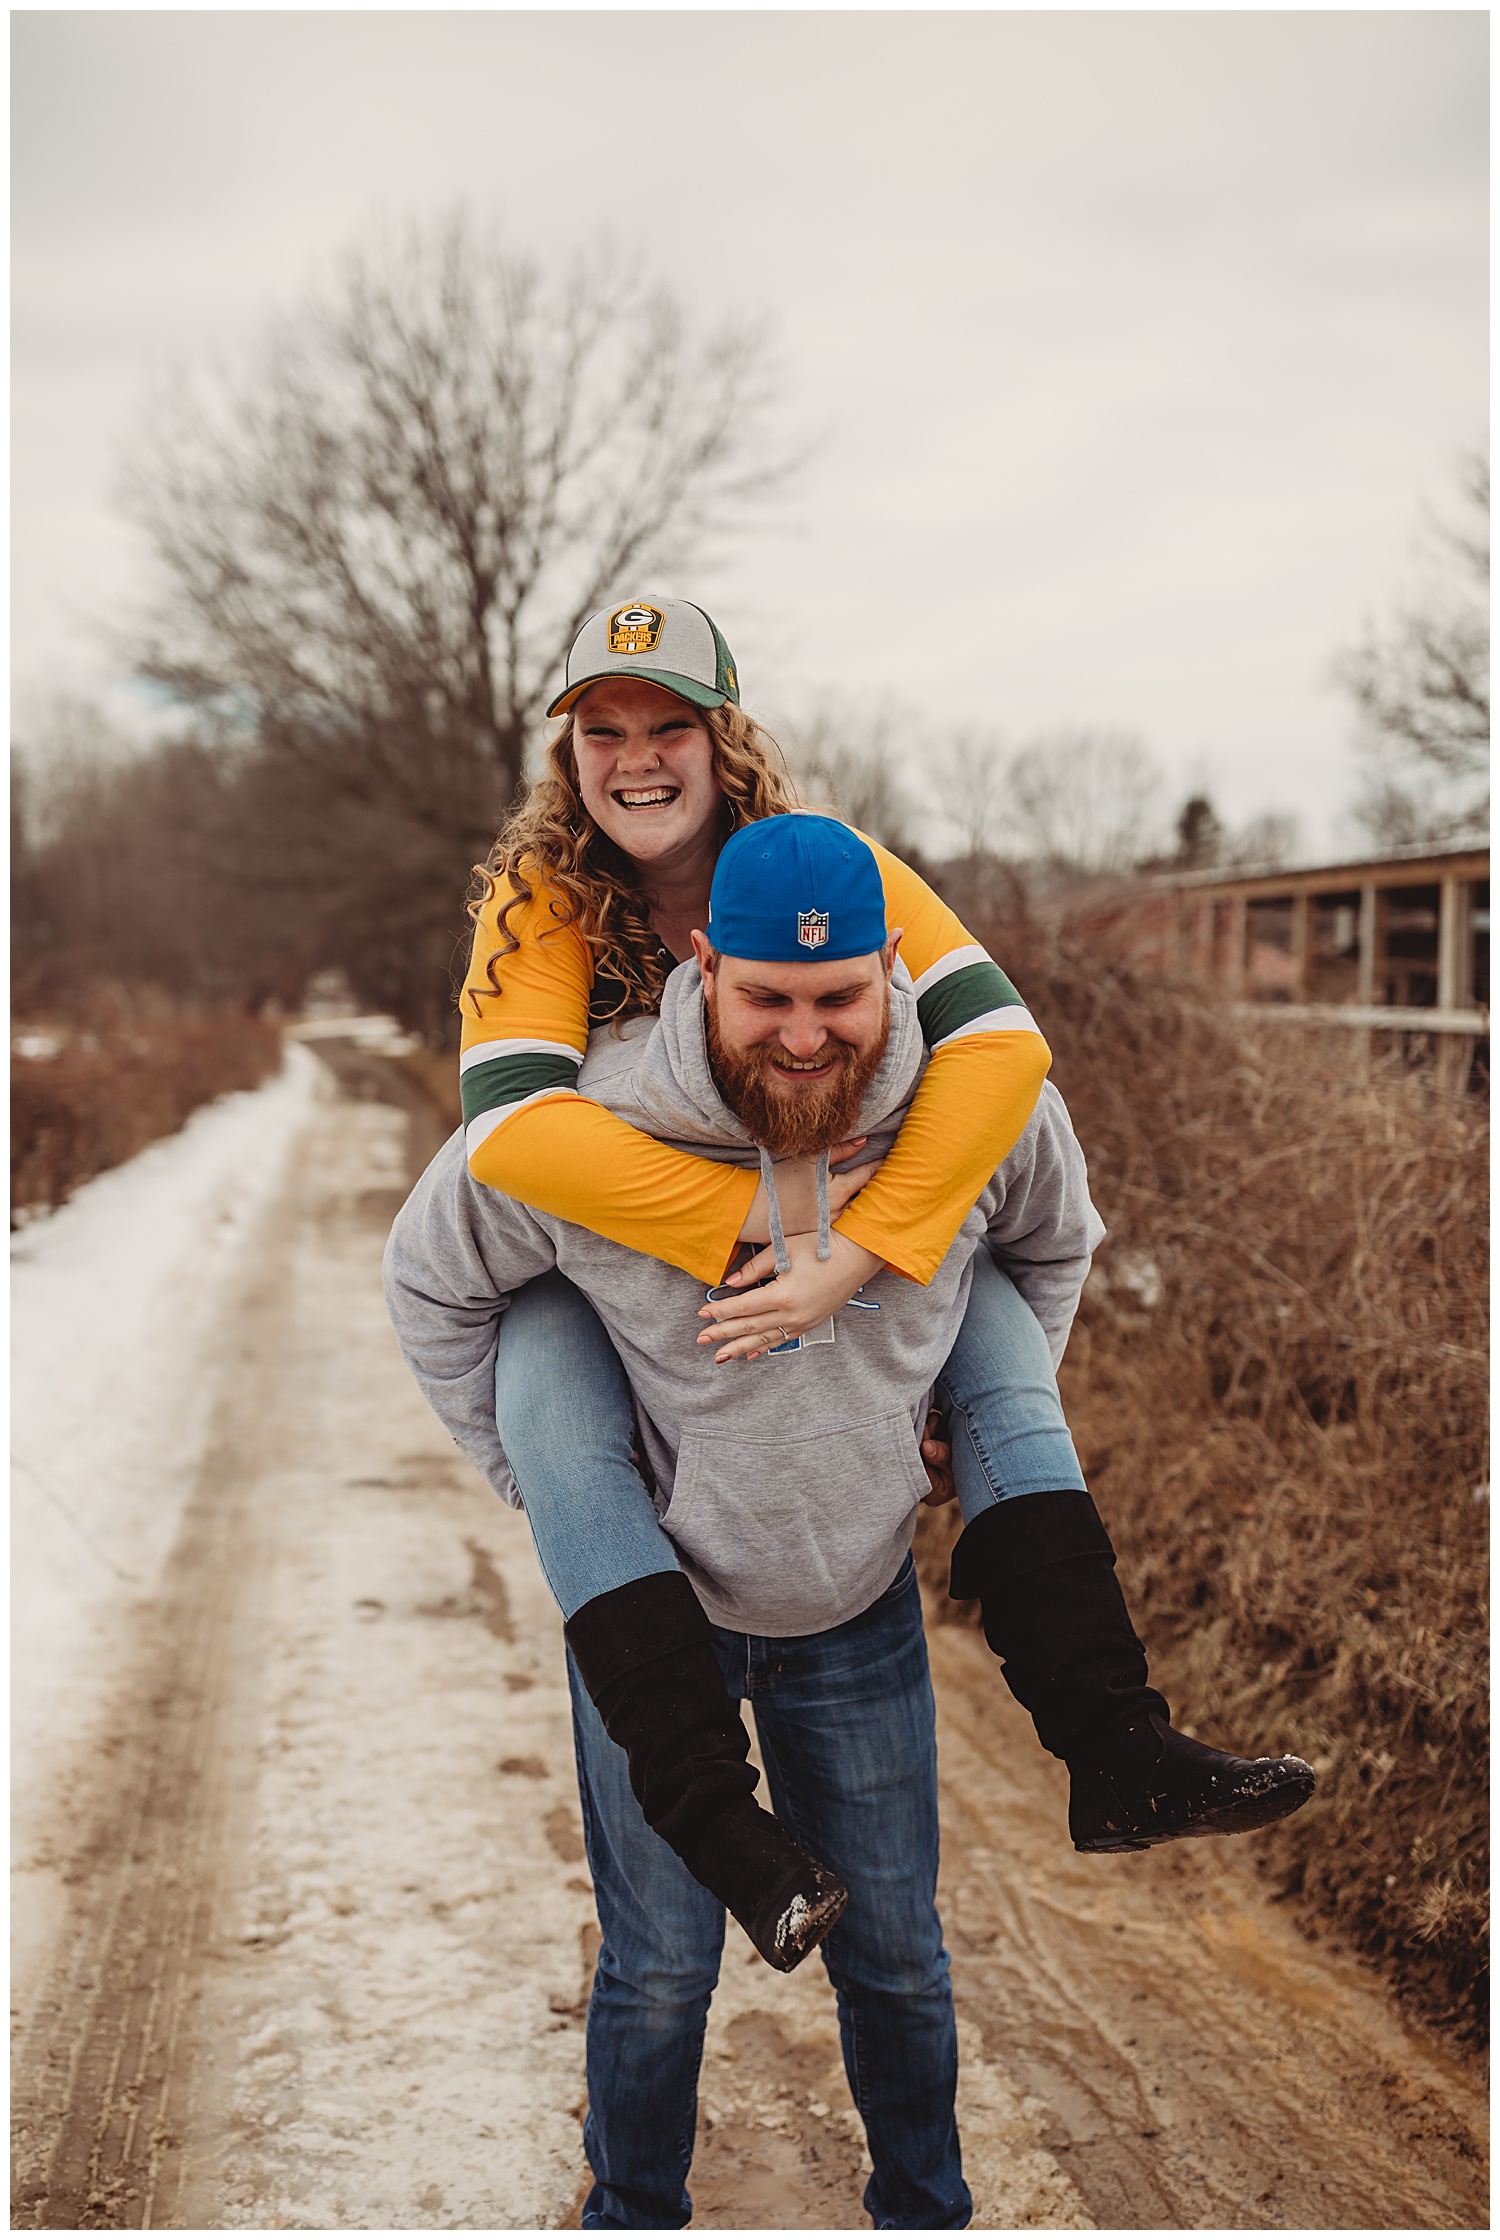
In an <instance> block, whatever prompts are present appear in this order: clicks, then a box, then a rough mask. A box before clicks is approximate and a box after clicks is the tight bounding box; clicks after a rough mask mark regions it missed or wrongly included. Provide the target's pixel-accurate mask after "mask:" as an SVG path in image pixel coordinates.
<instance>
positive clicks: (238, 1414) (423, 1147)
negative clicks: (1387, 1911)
mask: <svg viewBox="0 0 1500 2240" xmlns="http://www.w3.org/2000/svg"><path fill="white" fill-rule="evenodd" d="M314 1047H315V1048H319V1049H321V1051H322V1053H323V1060H324V1070H323V1071H322V1073H321V1074H320V1077H319V1078H320V1081H321V1088H320V1090H319V1092H318V1094H317V1095H316V1096H315V1097H313V1098H312V1099H310V1100H309V1103H308V1107H307V1118H306V1122H305V1125H303V1127H302V1128H301V1131H300V1134H299V1136H298V1138H297V1141H296V1143H295V1145H294V1147H293V1150H292V1154H291V1157H290V1161H289V1164H288V1167H287V1170H286V1178H285V1183H284V1186H283V1187H282V1188H281V1189H280V1190H279V1191H278V1192H277V1193H276V1194H275V1196H274V1197H273V1198H272V1199H271V1200H270V1202H268V1204H267V1205H266V1206H265V1208H264V1209H263V1212H262V1214H261V1217H260V1218H259V1221H258V1224H257V1225H256V1228H255V1233H254V1234H253V1235H252V1236H250V1237H248V1238H247V1240H246V1242H245V1244H244V1247H243V1249H242V1251H241V1252H240V1254H239V1257H238V1259H237V1260H236V1262H235V1264H234V1269H233V1273H232V1277H230V1276H226V1278H225V1282H226V1284H227V1285H228V1286H229V1291H228V1292H227V1294H226V1298H225V1300H224V1301H223V1302H222V1306H223V1315H222V1318H221V1321H220V1323H219V1324H218V1325H216V1328H218V1329H219V1330H220V1332H221V1335H219V1336H217V1337H216V1338H215V1340H214V1362H213V1365H212V1392H211V1411H210V1422H209V1429H208V1433H207V1436H206V1440H205V1444H204V1448H203V1454H202V1461H201V1465H200V1467H199V1470H198V1475H197V1480H196V1483H195V1485H194V1487H193V1489H192V1491H191V1493H190V1495H189V1497H188V1498H187V1499H186V1501H185V1504H184V1506H183V1510H182V1516H181V1523H180V1526H179V1528H178V1531H177V1536H176V1540H175V1544H174V1546H173V1549H172V1552H171V1555H170V1557H169V1558H168V1560H167V1562H166V1564H165V1567H164V1569H163V1571H162V1573H161V1579H160V1587H159V1591H157V1592H156V1593H155V1594H154V1595H153V1596H152V1597H151V1598H150V1599H149V1601H148V1602H147V1603H146V1604H144V1605H143V1606H142V1609H141V1611H140V1613H139V1618H138V1622H136V1623H135V1624H134V1627H133V1637H132V1645H131V1648H130V1654H129V1656H128V1657H126V1658H125V1659H124V1660H123V1661H122V1662H121V1664H120V1668H119V1673H118V1677H117V1679H116V1680H115V1682H114V1683H113V1684H112V1687H111V1690H110V1696H109V1701H108V1704H107V1706H105V1707H104V1709H103V1711H102V1712H101V1715H100V1716H99V1717H98V1718H97V1719H95V1720H94V1722H93V1724H92V1726H89V1725H88V1724H87V1723H84V1724H82V1725H79V1726H78V1728H77V1734H76V1737H75V1738H74V1739H72V1740H70V1743H69V1749H70V1751H71V1753H72V1755H71V1759H70V1762H69V1763H68V1764H67V1766H66V1767H65V1768H63V1769H62V1772H63V1773H64V1774H65V1778H62V1779H59V1780H57V1781H55V1782H54V1783H53V1784H52V1786H51V1787H50V1788H49V1790H48V1792H47V1795H48V1800H49V1801H48V1802H47V1805H46V1808H45V1811H44V1812H42V1813H41V1814H40V1817H38V1815H37V1814H32V1815H31V1817H30V1819H29V1820H28V1822H27V1826H28V1828H29V1830H30V1834H29V1836H28V1841H29V1842H30V1844H31V1847H32V1852H31V1857H30V1865H31V1867H32V1868H33V1869H34V1870H35V1871H37V1872H40V1871H41V1864H39V1862H41V1863H42V1864H46V1863H47V1862H50V1865H49V1866H48V1871H49V1872H50V1873H51V1874H52V1875H53V1876H54V1877H55V1879H56V1885H57V1889H58V1891H59V1892H60V1893H61V1895H60V1896H59V1899H58V1903H57V1906H56V1908H55V1913H54V1917H53V1918H52V1921H51V1925H50V1927H49V1928H48V1930H47V1933H46V1934H45V1935H43V1936H41V1937H40V1939H39V1941H38V1943H37V1947H36V1950H35V1951H34V1952H33V1953H32V1954H31V1957H30V1960H29V1963H28V1966H27V1967H26V1969H25V1970H24V1971H23V1972H22V1975H21V1977H20V1979H19V1981H18V1987H17V1988H18V2000H19V2006H18V2014H17V2040H16V2069H15V2085H14V2092H15V2115H16V2131H17V2194H16V2208H15V2222H16V2224H17V2225H18V2226H20V2227H23V2228H32V2227H50V2228H54V2229H79V2228H83V2229H89V2228H94V2227H104V2226H154V2227H175V2228H179V2229H184V2228H185V2229H200V2230H201V2229H221V2228H229V2229H234V2228H239V2229H254V2230H271V2229H279V2228H285V2227H301V2228H303V2229H308V2228H311V2229H324V2230H340V2229H358V2228H387V2229H389V2228H395V2229H397V2230H407V2229H448V2228H470V2229H482V2228H490V2229H494V2228H525V2227H538V2226H540V2227H555V2226H568V2225H576V2223H577V2218H578V2209H579V2204H580V2202H581V2200H582V2196H583V2192H584V2190H585V2186H586V2173H585V2171H584V2167H583V2162H582V2156H581V2152H580V2147H579V2138H578V2123H579V2114H580V2109H581V2104H582V2100H583V2091H584V2085H583V2032H582V2023H583V2012H584V2003H585V2000H586V1997H587V1992H588V1985H589V1980H590V1971H591V1968H592V1960H593V1953H594V1949H595V1945H596V1941H597V1932H596V1929H595V1926H594V1917H593V1908H592V1901H591V1895H590V1886H589V1882H588V1877H587V1871H586V1868H585V1865H584V1861H583V1845H582V1837H581V1830H580V1825H579V1818H578V1808H577V1801H576V1796H575V1792H574V1787H573V1779H572V1766H571V1744H570V1729H569V1717H568V1704H567V1691H566V1684H565V1680H564V1676H563V1661H562V1637H561V1628H560V1625H559V1622H558V1619H557V1616H556V1613H555V1610H554V1609H553V1607H552V1605H551V1602H550V1600H549V1598H548V1596H547V1594H546V1592H545V1589H544V1588H543V1586H542V1584H541V1581H540V1578H539V1576H538V1574H537V1572H536V1569H535V1566H534V1564H533V1562H532V1559H531V1554H530V1545H529V1540H528V1537H527V1534H526V1528H525V1524H524V1521H523V1520H522V1519H521V1518H519V1517H517V1516H515V1515H513V1514H512V1513H511V1512H509V1511H507V1510H504V1509H503V1508H501V1507H500V1506H499V1505H498V1504H497V1503H496V1502H495V1501H494V1500H493V1498H492V1497H491V1496H490V1495H489V1494H488V1492H487V1491H486V1490H485V1488H484V1487H483V1486H481V1485H480V1483H479V1482H478V1480H477V1479H476V1478H475V1477H474V1475H473V1473H472V1472H471V1471H470V1470H469V1469H468V1468H467V1466H466V1465H465V1464H464V1463H463V1462H462V1461H461V1460H460V1458H459V1457H458V1455H457V1453H456V1452H455V1450H454V1449H453V1448H452V1447H451V1445H450V1444H449V1442H448V1440H447V1438H446V1435H445V1434H444V1433H443V1432H442V1430H441V1429H440V1428H439V1426H438V1425H437V1423H436V1422H435V1421H434V1420H433V1418H432V1417H431V1416H430V1415H429V1414H428V1412H427V1410H426V1408H425V1406H424V1404H423V1403H422V1401H421V1399H420V1397H419V1396H418V1394H417V1392H416V1389H415V1387H414V1386H413V1385H412V1384H411V1382H410V1380H409V1379H408V1378H407V1376H406V1374H405V1372H404V1370H403V1368H402V1365H401V1363H400V1360H399V1357H398V1355H397V1352H396V1348H395V1345H394V1342H393V1340H392V1338H391V1336H390V1333H389V1330H388V1328H387V1326H386V1323H385V1318H384V1313H383V1308H382V1303H381V1297H380V1286H379V1262H380V1252H381V1246H382V1242H383V1238H384V1233H385V1230H386V1227H387V1225H388V1223H389V1220H390V1216H391V1214H392V1212H393V1210H394V1208H395V1206H396V1205H397V1204H398V1203H399V1202H400V1198H401V1196H402V1195H403V1194H404V1190H405V1188H406V1184H407V1177H408V1174H409V1172H410V1169H411V1161H412V1158H413V1156H414V1155H415V1156H417V1158H418V1160H419V1162H420V1159H421V1158H422V1157H425V1155H426V1154H427V1152H428V1151H429V1150H430V1149H431V1148H432V1146H433V1142H434V1131H433V1128H432V1125H431V1123H430V1121H427V1120H425V1119H424V1118H423V1116H422V1112H421V1109H420V1107H419V1105H412V1106H411V1116H410V1119H409V1116H408V1113H407V1112H405V1111H403V1110H401V1109H399V1108H397V1107H394V1106H392V1105H391V1104H390V1103H387V1102H383V1101H380V1100H381V1099H382V1098H384V1097H386V1096H389V1095H390V1094H392V1078H393V1074H392V1069H391V1067H390V1066H389V1064H388V1063H384V1064H383V1063H382V1061H380V1060H379V1058H378V1057H375V1056H372V1055H371V1054H370V1053H369V1052H368V1051H364V1052H362V1051H361V1050H360V1049H359V1048H357V1047H356V1046H353V1045H350V1046H347V1047H345V1046H341V1045H339V1044H337V1043H336V1042H334V1041H328V1040H325V1041H324V1042H323V1043H321V1044H317V1045H314ZM340 1076H341V1077H342V1080H343V1083H344V1088H343V1090H342V1091H341V1090H340V1088H339V1086H338V1079H339V1077H340ZM413 1126H414V1127H415V1129H416V1140H415V1142H413V1141H412V1140H411V1135H410V1129H411V1127H413ZM932 1638H933V1657H934V1665H935V1670H936V1675H937V1682H938V1690H939V1701H940V1707H941V1720H942V1760H943V1783H944V1807H945V1825H944V1887H943V1914H944V1920H945V1923H946V1926H947V1930H948V1938H949V1944H950V1948H951V1950H952V1953H953V1960H954V1978H955V1985H956V1991H957V2000H958V2012H959V2017H960V2025H959V2026H960V2032H961V2037H962V2044H963V2052H964V2069H963V2085H962V2093H961V2100H960V2121H961V2127H962V2131H963V2137H964V2144H965V2154H966V2161H967V2165H968V2169H969V2176H970V2182H971V2184H972V2186H973V2189H974V2194H975V2201H976V2216H975V2223H976V2226H977V2227H979V2228H990V2229H996V2228H1007V2227H1008V2228H1012V2229H1013V2228H1016V2227H1045V2228H1070V2227H1071V2228H1088V2227H1092V2226H1110V2227H1117V2228H1118V2227H1125V2228H1138V2227H1143V2228H1162V2227H1177V2226H1181V2227H1189V2228H1191V2227H1224V2226H1228V2227H1236V2228H1244V2229H1265V2228H1278V2227H1314V2228H1323V2229H1329V2228H1360V2227H1363V2228H1370V2227H1374V2228H1380V2229H1395V2228H1412V2227H1457V2228H1462V2227H1478V2226H1480V2225H1483V2224H1484V2223H1485V2222H1486V2219H1487V2203H1486V2192H1485V2174H1484V2163H1483V2157H1482V2145H1481V2141H1482V2137H1483V2134H1482V2129H1481V2125H1482V2122H1483V2102H1482V2099H1481V2095H1480V2088H1479V2082H1478V2079H1477V2078H1476V2077H1475V2076H1474V2075H1472V2074H1471V2073H1469V2072H1467V2071H1465V2070H1464V2069H1462V2068H1460V2067H1458V2066H1456V2065H1455V2064H1454V2063H1452V2062H1451V2061H1449V2060H1448V2059H1446V2058H1445V2056H1444V2055H1443V2054H1442V2053H1441V2052H1440V2051H1438V2050H1437V2049H1436V2048H1435V2047H1433V2046H1432V2045H1430V2044H1428V2043H1426V2042H1424V2041H1422V2040H1420V2039H1418V2038H1416V2037H1414V2036H1413V2035H1412V2034H1410V2033H1409V2032H1408V2031H1406V2030H1405V2029H1403V2027H1402V2026H1401V2024H1400V2023H1399V2021H1398V2020H1397V2019H1396V2018H1395V2016H1394V2014H1393V2012H1392V2010H1391V2008H1390V2007H1389V2005H1388V2003H1387V2002H1386V2001H1385V1999H1384V1998H1383V1996H1382V1994H1381V1993H1380V1992H1379V1990H1378V1989H1377V1988H1376V1986H1375V1985H1374V1982H1373V1979H1372V1978H1370V1977H1369V1975H1368V1974H1367V1973H1366V1972H1365V1971H1363V1970H1362V1969H1360V1968H1359V1967H1358V1966H1357V1965H1355V1964H1354V1963H1352V1962H1350V1961H1346V1960H1340V1959H1338V1958H1334V1957H1330V1956H1328V1955H1327V1954H1326V1953H1325V1952H1323V1951H1322V1950H1321V1949H1320V1948H1314V1947H1310V1946H1308V1945H1306V1944H1304V1943H1303V1942H1302V1941H1301V1940H1300V1939H1299V1938H1298V1937H1297V1936H1296V1934H1295V1933H1294V1932H1293V1930H1292V1929H1291V1928H1290V1926H1289V1925H1288V1924H1287V1923H1286V1922H1285V1921H1284V1919H1283V1918H1282V1917H1281V1916H1280V1915H1278V1913H1277V1911H1276V1909H1275V1907H1274V1906H1272V1905H1270V1904H1269V1903H1268V1902H1267V1901H1266V1899H1265V1896H1264V1894H1263V1892H1262V1891H1261V1889H1260V1887H1259V1886H1258V1885H1257V1883H1256V1882H1255V1880H1254V1878H1253V1876H1252V1875H1251V1873H1250V1872H1249V1869H1248V1866H1247V1864H1246V1863H1245V1862H1244V1861H1243V1859H1238V1858H1236V1856H1235V1854H1234V1852H1233V1850H1232V1849H1230V1848H1228V1847H1225V1846H1221V1845H1199V1846H1180V1847H1178V1850H1177V1852H1175V1853H1174V1852H1171V1851H1168V1852H1165V1853H1161V1854H1157V1855H1148V1856H1147V1857H1145V1858H1140V1859H1123V1860H1110V1859H1095V1860H1084V1859H1080V1858H1077V1857H1076V1856H1075V1855H1074V1854H1073V1853H1072V1852H1071V1851H1070V1850H1068V1849H1067V1847H1066V1841H1065V1835H1064V1803H1065V1798H1064V1785H1063V1776H1062V1775H1061V1772H1060V1769H1058V1768H1057V1767H1056V1766H1054V1765H1053V1764H1052V1762H1051V1761H1050V1760H1048V1759H1046V1758H1044V1757H1043V1756H1042V1755H1041V1753H1040V1752H1039V1751H1038V1749H1037V1747H1036V1744H1035V1742H1034V1740H1033V1739H1032V1736H1031V1732H1030V1727H1029V1724H1028V1722H1027V1721H1026V1720H1025V1719H1024V1717H1023V1716H1022V1715H1021V1714H1020V1713H1018V1712H1017V1711H1016V1709H1015V1707H1014V1706H1013V1705H1012V1704H1011V1703H1010V1701H1009V1699H1008V1697H1006V1695H1005V1693H1004V1690H1003V1687H1002V1686H1001V1685H999V1684H998V1682H997V1678H996V1668H995V1666H994V1665H993V1663H992V1661H991V1660H990V1659H989V1658H988V1656H987V1654H986V1652H985V1651H984V1648H983V1645H982V1644H981V1643H980V1642H978V1641H977V1640H976V1639H975V1637H974V1636H972V1635H969V1634H966V1633H961V1632H958V1631H955V1630H953V1629H951V1628H947V1627H939V1628H936V1629H935V1630H934V1632H933V1637H932ZM70 1731H71V1730H70ZM54 1770H55V1769H54ZM22 1864H23V1867H24V1866H26V1865H27V1864H28V1860H27V1859H26V1858H23V1860H22ZM865 2169H866V2164H865V2161H864V2155H863V2148H862V2144H861V2140H860V2136H859V2129H858V2125H857V2122H856V2120H855V2118H854V2116H853V2113H852V2110H851V2108H850V2106H849V2100H848V2094H847V2089H846V2087H845V2084H844V2080H843V2076H842V2071H841V2067H840V2063H839V2057H838V2044H837V2035H836V2030H835V2026H834V2019H833V2011H832V1999H831V1994H830V1993H829V1990H828V1987H827V1984H826V1981H825V1979H824V1977H823V1975H822V1971H821V1969H820V1968H819V1967H818V1966H817V1964H816V1963H815V1962H814V1963H811V1964H809V1965H808V1966H807V1967H806V1968H804V1969H803V1970H801V1971H800V1972H799V1973H798V1974H797V1975H796V1976H794V1977H792V1978H790V1979H784V1978H780V1977H777V1976H775V1975H773V1974H772V1973H771V1971H770V1970H768V1969H767V1968H765V1967H764V1966H763V1965H762V1964H761V1963H760V1962H759V1960H757V1959H756V1957H755V1955H754V1953H753V1952H752V1950H751V1948H750V1946H749V1945H748V1943H747V1942H746V1941H745V1940H744V1938H743V1937H741V1936H740V1935H739V1933H738V1932H737V1931H735V1930H733V1929H731V1933H730V1941H729V1945H728V1948H727V1951H726V1958H725V1968H724V1977H723V1983H722V1986H721V1990H720V1994H719V1997H718V1999H717V2001H716V2004H715V2009H714V2015H713V2020H712V2024H711V2029H710V2038H709V2046H708V2052H707V2057H706V2063H705V2072H704V2082H703V2113H702V2117H701V2121H700V2132H699V2149H698V2156H697V2161H696V2164H695V2169H694V2174H693V2180H692V2188H693V2193H694V2198H695V2202H696V2212H695V2217H694V2223H695V2225H696V2226H700V2227H702V2228H704V2229H730V2228H740V2229H746V2228H764V2227H769V2228H825V2229H826V2228H835V2229H841V2228H850V2229H853V2228H857V2227H862V2226H863V2225H864V2223H865V2218H864V2214H863V2211H862V2210H861V2207H860V2199H859V2197H860V2191H861V2188H862V2185H863V2180H864V2173H865Z"/></svg>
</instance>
